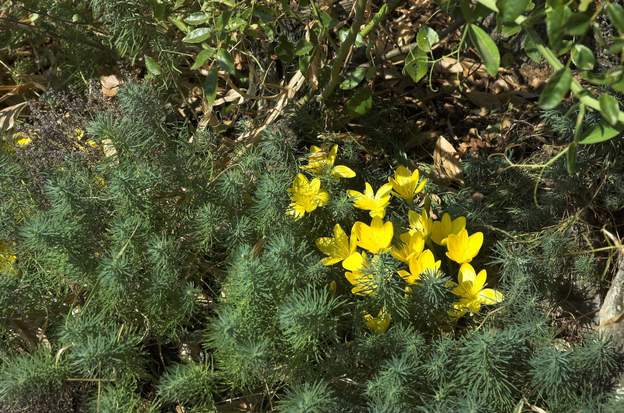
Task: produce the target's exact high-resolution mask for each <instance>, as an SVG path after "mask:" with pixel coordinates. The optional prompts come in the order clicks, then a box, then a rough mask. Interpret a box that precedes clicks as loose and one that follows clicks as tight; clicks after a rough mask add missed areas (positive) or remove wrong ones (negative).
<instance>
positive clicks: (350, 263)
mask: <svg viewBox="0 0 624 413" xmlns="http://www.w3.org/2000/svg"><path fill="white" fill-rule="evenodd" d="M366 265H367V257H366V253H364V252H363V253H362V254H360V253H358V252H354V253H353V254H351V255H349V256H348V257H347V258H346V259H345V260H344V261H343V262H342V266H343V267H344V268H345V269H346V270H350V271H355V272H358V271H362V270H363V269H364V268H365V267H366Z"/></svg>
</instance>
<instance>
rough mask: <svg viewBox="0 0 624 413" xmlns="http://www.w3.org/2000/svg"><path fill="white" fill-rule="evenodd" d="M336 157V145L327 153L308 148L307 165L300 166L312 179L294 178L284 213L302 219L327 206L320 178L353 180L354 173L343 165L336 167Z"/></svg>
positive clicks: (301, 175)
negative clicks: (287, 205)
mask: <svg viewBox="0 0 624 413" xmlns="http://www.w3.org/2000/svg"><path fill="white" fill-rule="evenodd" d="M337 155H338V145H334V146H332V147H331V149H330V150H329V151H324V150H323V149H321V148H319V147H318V146H312V147H310V154H309V155H308V163H307V165H305V166H302V167H301V169H303V170H304V171H306V172H309V173H310V174H311V175H312V176H313V178H312V179H311V180H308V178H307V177H306V176H305V175H304V174H302V173H299V174H297V176H295V180H294V181H293V183H292V186H291V187H290V188H289V189H288V193H289V195H290V200H291V203H290V205H289V207H288V210H287V211H286V213H287V214H288V215H291V216H293V217H294V218H295V219H300V218H302V217H303V216H304V215H305V214H306V213H309V212H312V211H314V210H315V209H316V208H318V207H321V206H324V205H327V203H328V202H329V193H328V192H327V191H325V190H323V189H322V188H321V179H320V178H319V177H320V176H323V175H325V174H329V175H331V176H332V177H334V178H338V179H340V178H353V177H355V172H354V171H353V170H352V169H351V168H349V167H347V166H344V165H336V166H334V163H335V162H336V156H337Z"/></svg>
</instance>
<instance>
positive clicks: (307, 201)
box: [286, 174, 329, 219]
mask: <svg viewBox="0 0 624 413" xmlns="http://www.w3.org/2000/svg"><path fill="white" fill-rule="evenodd" d="M288 193H289V195H290V200H291V201H292V202H291V203H290V205H289V207H288V210H287V211H286V214H288V215H291V216H293V217H294V218H295V219H300V218H301V217H303V216H304V215H305V214H306V212H312V211H314V210H315V209H316V208H318V207H320V206H323V205H326V204H327V203H328V202H329V193H327V191H324V190H322V189H321V180H320V179H318V178H314V179H312V180H311V181H308V178H306V177H305V175H303V174H297V176H296V177H295V180H294V181H293V183H292V186H291V187H290V188H288Z"/></svg>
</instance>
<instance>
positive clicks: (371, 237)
mask: <svg viewBox="0 0 624 413" xmlns="http://www.w3.org/2000/svg"><path fill="white" fill-rule="evenodd" d="M352 234H353V236H354V237H355V239H356V242H357V245H358V246H360V247H362V248H364V249H365V250H367V251H370V252H372V253H373V254H377V253H380V252H383V251H386V250H387V249H388V248H390V243H391V242H392V236H393V235H394V227H393V226H392V222H390V221H388V222H383V220H382V219H380V218H373V220H372V222H371V225H370V226H369V225H366V224H365V223H363V222H356V224H354V225H353V230H352Z"/></svg>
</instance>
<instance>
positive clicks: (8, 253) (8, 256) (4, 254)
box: [0, 240, 17, 274]
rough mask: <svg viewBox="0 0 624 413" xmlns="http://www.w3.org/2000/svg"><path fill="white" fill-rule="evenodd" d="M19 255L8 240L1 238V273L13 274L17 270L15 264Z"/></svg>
mask: <svg viewBox="0 0 624 413" xmlns="http://www.w3.org/2000/svg"><path fill="white" fill-rule="evenodd" d="M15 261H17V256H16V255H15V254H14V252H13V249H12V248H11V246H10V244H9V243H8V242H7V241H3V240H0V273H5V274H12V273H14V272H15V268H13V264H15Z"/></svg>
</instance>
